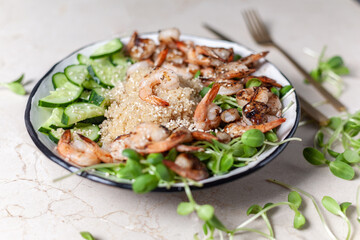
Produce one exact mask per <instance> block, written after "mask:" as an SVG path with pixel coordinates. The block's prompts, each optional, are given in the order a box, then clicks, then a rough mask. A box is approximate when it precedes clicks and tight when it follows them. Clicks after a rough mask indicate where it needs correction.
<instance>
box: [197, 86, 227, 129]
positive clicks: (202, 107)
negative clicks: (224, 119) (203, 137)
mask: <svg viewBox="0 0 360 240" xmlns="http://www.w3.org/2000/svg"><path fill="white" fill-rule="evenodd" d="M219 89H220V85H219V84H214V86H213V87H212V88H211V89H210V91H209V92H208V93H207V94H206V95H205V96H204V98H203V99H202V100H201V101H200V103H199V104H198V105H197V107H196V109H195V113H194V123H195V127H196V128H197V129H199V130H205V131H206V130H210V129H213V128H217V127H218V126H219V125H220V122H221V118H220V112H221V108H220V107H219V106H218V105H216V104H214V103H213V102H212V101H213V100H214V99H215V97H216V95H217V93H218V92H219Z"/></svg>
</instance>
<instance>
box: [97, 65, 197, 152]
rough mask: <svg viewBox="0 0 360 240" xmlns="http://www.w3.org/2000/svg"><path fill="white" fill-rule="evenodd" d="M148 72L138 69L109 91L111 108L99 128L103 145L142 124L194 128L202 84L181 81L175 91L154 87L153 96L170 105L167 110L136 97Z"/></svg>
mask: <svg viewBox="0 0 360 240" xmlns="http://www.w3.org/2000/svg"><path fill="white" fill-rule="evenodd" d="M150 71H151V68H147V69H140V70H137V71H136V72H135V73H133V74H131V75H130V76H129V77H128V78H127V80H126V81H125V82H120V83H119V84H118V85H117V86H116V87H115V88H114V89H112V90H111V93H110V98H111V105H110V106H109V108H108V109H107V111H106V112H105V117H106V120H105V121H104V122H103V123H102V124H101V125H100V128H101V142H102V143H103V144H104V145H107V144H108V143H110V142H112V141H113V140H114V139H115V138H116V137H118V136H120V135H122V134H126V133H130V132H131V131H133V130H134V129H135V127H136V126H137V125H138V124H139V123H142V122H153V123H157V124H162V125H163V126H165V127H167V128H168V129H169V130H173V129H175V128H178V127H181V126H184V127H187V128H189V129H192V128H194V126H193V115H194V111H195V108H196V106H197V104H198V103H199V101H200V100H201V97H200V95H199V91H200V90H201V89H202V87H203V86H202V84H201V81H200V80H199V79H191V80H184V79H182V78H180V87H179V88H177V89H174V90H167V89H163V88H160V87H155V91H154V92H155V94H156V95H157V96H158V97H160V98H162V99H164V100H165V101H167V102H168V103H169V106H167V107H162V106H156V105H153V104H150V103H148V102H145V101H143V100H142V99H140V97H139V85H140V82H141V80H142V79H144V77H145V75H146V74H148V73H149V72H150Z"/></svg>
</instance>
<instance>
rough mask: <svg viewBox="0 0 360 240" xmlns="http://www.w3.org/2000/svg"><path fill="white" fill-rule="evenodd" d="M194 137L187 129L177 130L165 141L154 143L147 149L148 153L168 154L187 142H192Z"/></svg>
mask: <svg viewBox="0 0 360 240" xmlns="http://www.w3.org/2000/svg"><path fill="white" fill-rule="evenodd" d="M191 141H192V136H191V133H190V131H189V130H188V129H187V128H183V127H182V128H178V129H176V130H175V131H174V132H173V133H172V134H171V135H170V136H169V137H168V138H166V139H165V140H163V141H158V142H152V143H150V144H148V145H147V146H146V148H145V151H146V153H159V152H166V151H169V150H170V149H172V148H174V147H176V146H177V145H179V144H181V143H185V142H191Z"/></svg>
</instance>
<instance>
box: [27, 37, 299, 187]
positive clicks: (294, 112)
mask: <svg viewBox="0 0 360 240" xmlns="http://www.w3.org/2000/svg"><path fill="white" fill-rule="evenodd" d="M157 36H158V33H148V34H141V37H145V38H151V39H153V40H155V41H156V42H157ZM181 39H182V40H191V41H194V43H195V44H197V45H206V46H210V47H223V48H233V49H234V52H235V53H237V54H240V55H241V56H242V57H245V56H247V55H249V54H251V53H253V52H252V51H251V50H249V49H248V48H246V47H244V46H241V45H239V44H236V43H232V42H228V41H223V40H214V39H207V38H202V37H196V36H189V35H181ZM128 40H129V37H126V38H121V41H122V42H123V43H125V44H126V43H127V42H128ZM108 41H109V40H105V41H101V42H97V43H93V44H90V45H88V46H85V47H83V48H81V49H80V50H77V51H75V52H73V53H72V54H70V55H69V56H68V57H66V58H64V59H63V60H61V61H60V62H58V63H57V64H55V65H54V66H53V67H52V68H51V69H50V70H49V71H48V72H47V73H46V74H45V76H44V77H43V78H42V79H41V80H40V81H39V82H38V83H37V84H36V86H35V87H34V89H33V90H32V92H31V94H30V97H29V100H28V103H27V107H26V111H25V124H26V127H27V130H28V132H29V134H30V136H31V138H32V139H33V141H34V143H35V145H36V146H37V147H38V148H39V149H40V150H41V151H42V152H43V153H44V154H45V155H46V156H47V157H48V158H49V159H51V160H52V161H54V162H56V163H57V164H59V165H61V166H62V167H64V168H66V169H68V170H69V171H71V172H74V171H77V170H78V169H79V168H78V167H77V166H75V165H73V164H71V163H69V162H67V161H65V160H63V159H62V158H61V157H60V156H59V154H58V153H57V152H56V150H55V146H56V145H55V144H54V143H53V142H52V141H51V140H50V139H49V138H48V137H47V136H46V135H44V134H42V133H40V132H38V131H37V129H38V128H39V127H40V126H41V124H42V123H43V122H44V120H45V119H47V118H48V117H49V115H50V111H49V110H46V109H43V108H40V107H38V101H39V99H40V98H42V97H45V96H47V95H48V94H49V91H50V90H53V86H52V81H51V77H52V75H53V74H54V73H56V72H63V71H64V69H65V67H67V66H69V65H71V64H77V63H78V61H77V58H76V56H77V54H79V53H81V54H84V55H86V56H90V55H91V54H92V53H93V52H94V50H95V49H97V48H98V47H99V46H101V45H103V44H105V43H106V42H108ZM254 75H265V76H267V77H270V78H273V79H275V80H276V81H277V82H278V83H280V84H281V85H283V86H284V85H289V84H291V83H290V81H289V80H288V79H287V78H286V77H285V76H284V75H283V74H282V73H281V72H280V71H279V70H278V69H277V68H276V67H275V66H274V65H273V64H271V63H269V62H268V61H263V64H261V67H260V68H258V69H257V71H256V72H255V74H254ZM292 103H293V105H292V106H291V107H290V108H289V109H288V110H287V111H286V112H285V114H284V117H285V118H286V122H285V123H283V124H282V125H281V126H280V128H279V129H278V131H277V134H278V137H279V139H280V140H284V139H286V138H289V137H292V136H293V134H294V132H295V130H296V128H297V125H298V122H299V117H300V107H299V103H298V99H297V96H296V93H295V92H293V93H291V94H290V95H289V96H288V97H286V98H285V99H284V101H283V104H284V106H285V107H286V106H288V105H289V104H292ZM286 145H287V143H285V144H283V145H281V146H277V147H273V148H271V149H269V150H267V151H265V152H264V153H262V154H261V155H260V156H259V158H258V159H257V160H255V161H253V162H251V163H249V164H248V165H247V166H245V167H241V168H237V169H234V170H232V171H230V172H229V173H227V174H224V175H221V176H213V177H210V178H208V179H205V180H203V181H201V183H203V188H204V187H208V186H214V185H218V184H221V183H225V182H229V181H232V180H234V179H237V178H240V177H242V176H245V175H247V174H249V173H251V172H253V171H255V170H257V169H259V168H260V167H262V166H264V165H265V164H267V163H268V162H270V161H271V160H272V159H274V158H275V157H276V156H277V155H279V154H280V152H282V150H284V148H285V147H286ZM80 175H81V176H83V177H86V178H88V179H91V180H94V181H97V182H101V183H104V184H108V185H113V186H118V187H121V188H128V189H130V188H131V182H130V181H129V180H119V179H116V178H114V179H113V180H108V179H105V178H103V176H104V175H103V173H99V172H91V173H87V172H83V173H81V174H80ZM182 186H183V184H182V183H178V184H175V185H173V187H172V188H171V189H166V188H165V187H163V186H160V187H158V188H157V189H155V191H174V190H175V191H176V190H179V191H181V190H183V187H182Z"/></svg>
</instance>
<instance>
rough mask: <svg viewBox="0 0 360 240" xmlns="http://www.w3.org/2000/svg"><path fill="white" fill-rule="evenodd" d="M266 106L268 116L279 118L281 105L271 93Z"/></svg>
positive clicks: (277, 98)
mask: <svg viewBox="0 0 360 240" xmlns="http://www.w3.org/2000/svg"><path fill="white" fill-rule="evenodd" d="M266 105H268V107H269V114H270V115H274V116H276V117H281V113H282V112H281V109H282V104H281V101H280V99H279V97H278V96H276V95H275V94H273V93H272V94H270V97H269V100H268V101H267V103H266Z"/></svg>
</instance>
